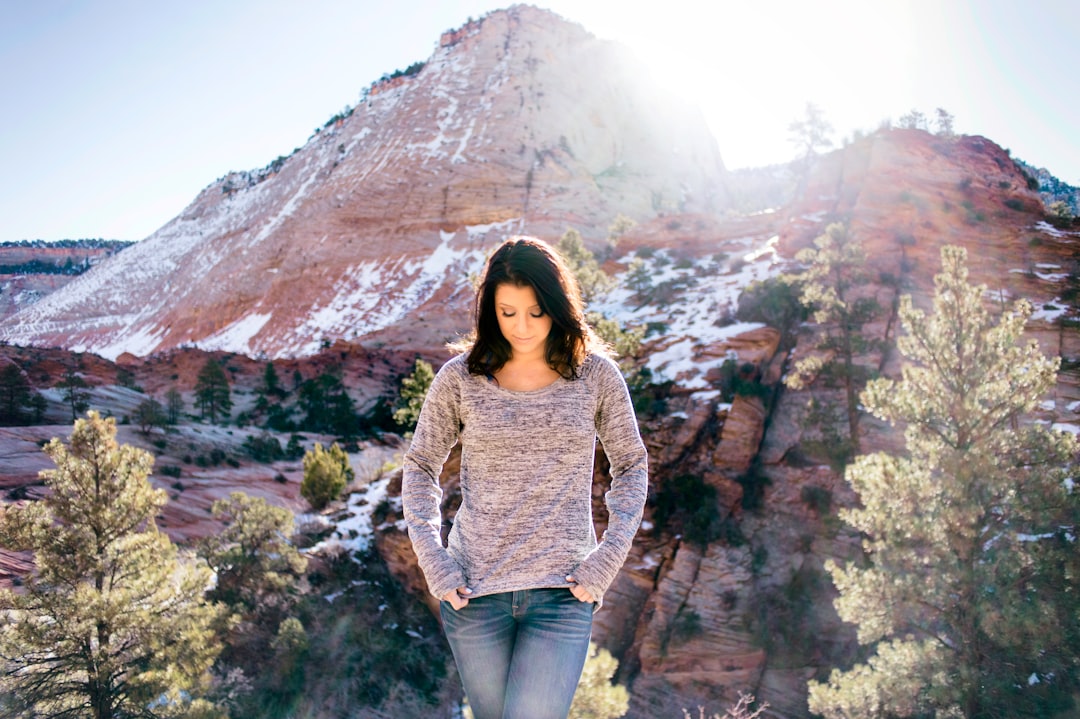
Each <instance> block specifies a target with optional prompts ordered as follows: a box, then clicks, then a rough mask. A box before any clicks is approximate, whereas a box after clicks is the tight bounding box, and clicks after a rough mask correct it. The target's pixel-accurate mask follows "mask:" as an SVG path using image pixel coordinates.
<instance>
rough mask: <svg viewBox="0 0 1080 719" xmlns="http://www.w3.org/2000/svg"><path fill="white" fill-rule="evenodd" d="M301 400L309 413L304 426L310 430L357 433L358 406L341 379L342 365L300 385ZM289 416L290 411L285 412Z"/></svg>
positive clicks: (353, 434)
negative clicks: (354, 403)
mask: <svg viewBox="0 0 1080 719" xmlns="http://www.w3.org/2000/svg"><path fill="white" fill-rule="evenodd" d="M297 399H298V403H299V405H300V409H302V410H303V411H304V413H305V416H304V422H303V427H304V429H306V430H307V431H309V432H333V433H335V434H337V435H339V436H342V437H355V436H356V434H357V429H358V419H357V416H356V408H355V406H354V405H353V401H352V397H350V396H349V393H348V392H347V391H346V390H345V385H344V383H342V381H341V368H340V367H333V368H331V369H330V370H329V371H326V372H323V373H322V374H320V375H319V376H318V377H316V378H314V379H311V380H308V381H307V382H304V383H303V384H302V385H300V392H299V397H298V398H297ZM282 418H283V419H284V418H287V415H282Z"/></svg>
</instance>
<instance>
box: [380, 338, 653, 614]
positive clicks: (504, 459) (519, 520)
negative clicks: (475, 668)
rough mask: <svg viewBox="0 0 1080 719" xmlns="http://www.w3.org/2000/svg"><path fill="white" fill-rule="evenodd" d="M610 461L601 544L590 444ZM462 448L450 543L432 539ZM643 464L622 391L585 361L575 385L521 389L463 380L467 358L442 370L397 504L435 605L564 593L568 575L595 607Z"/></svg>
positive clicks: (608, 372)
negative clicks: (449, 461) (457, 599)
mask: <svg viewBox="0 0 1080 719" xmlns="http://www.w3.org/2000/svg"><path fill="white" fill-rule="evenodd" d="M597 437H599V439H600V442H601V443H602V445H603V447H604V453H605V454H606V455H607V457H608V460H609V461H610V463H611V488H610V489H609V490H608V492H607V494H606V495H605V502H606V504H607V508H608V513H609V520H608V526H607V530H606V531H605V532H604V536H603V541H601V542H600V543H599V544H598V543H597V541H596V532H595V530H594V529H593V521H592V479H593V459H594V456H595V450H596V439H597ZM458 441H460V442H461V494H462V502H461V507H460V508H459V509H458V512H457V515H456V516H455V518H454V525H453V527H452V528H451V530H450V534H449V537H448V546H446V547H445V548H444V547H443V544H442V541H441V539H440V533H439V530H440V526H441V524H442V515H441V512H440V505H441V502H442V489H441V488H440V486H439V474H440V472H441V470H442V466H443V463H444V462H445V461H446V458H447V456H448V455H449V453H450V450H451V449H452V448H453V447H454V445H455V444H456V443H457V442H458ZM647 487H648V455H647V453H646V451H645V446H644V445H643V444H642V442H641V437H640V436H639V434H638V427H637V420H636V418H635V416H634V408H633V406H632V404H631V402H630V395H629V393H628V392H627V389H626V383H625V382H624V381H623V378H622V375H621V374H620V373H619V369H618V367H617V366H616V365H615V363H614V362H612V361H611V360H610V359H608V358H606V357H604V356H601V355H596V354H592V355H589V356H588V357H587V358H586V360H585V362H584V363H583V365H582V367H581V372H580V377H579V378H578V379H576V380H565V379H558V380H556V381H555V382H554V383H553V384H551V385H548V386H547V387H543V388H541V389H538V390H533V391H528V392H518V391H512V390H507V389H504V388H502V387H499V386H498V384H496V383H495V382H494V381H493V380H491V379H489V378H487V377H481V376H477V375H471V374H469V371H468V368H467V366H466V364H465V358H464V356H463V355H460V356H458V357H455V358H453V359H451V360H450V361H449V362H447V363H446V364H445V365H444V366H443V367H442V369H440V370H439V372H438V374H437V375H436V377H435V381H434V382H433V383H432V385H431V389H430V391H429V392H428V396H427V399H426V400H425V402H424V407H423V410H422V411H421V413H420V419H419V421H418V422H417V425H416V432H415V434H414V435H413V439H412V444H411V446H410V447H409V450H408V452H406V454H405V462H404V478H403V480H402V489H401V497H402V504H403V509H404V514H405V521H406V523H407V525H408V529H409V538H410V539H411V540H412V544H413V548H414V549H415V550H416V556H417V558H418V559H419V563H420V568H421V569H422V570H423V572H424V576H425V578H426V579H427V584H428V589H429V590H430V591H431V593H432V594H434V595H435V596H437V597H440V598H441V597H442V596H444V595H445V594H447V593H448V592H450V591H452V590H454V589H456V588H457V587H460V586H467V587H469V588H470V589H471V590H472V591H473V594H472V596H481V595H484V594H494V593H496V592H508V591H516V590H521V589H538V588H543V587H568V586H569V583H568V582H567V581H566V576H567V575H568V574H572V575H574V578H575V579H576V580H577V582H578V584H580V585H581V586H583V587H584V588H585V589H587V590H588V591H589V592H590V593H591V594H592V595H593V596H594V597H596V598H597V601H598V604H599V602H600V601H601V597H602V596H603V594H604V592H605V591H606V590H607V588H608V586H609V585H610V584H611V582H612V581H614V579H615V575H616V574H618V572H619V568H620V567H621V566H622V564H623V562H624V561H625V560H626V555H627V552H629V551H630V544H631V542H632V541H633V538H634V535H635V534H636V533H637V529H638V526H639V525H640V523H641V515H642V509H643V507H644V504H645V496H646V492H647Z"/></svg>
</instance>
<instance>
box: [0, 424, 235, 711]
mask: <svg viewBox="0 0 1080 719" xmlns="http://www.w3.org/2000/svg"><path fill="white" fill-rule="evenodd" d="M45 452H46V454H48V455H49V457H50V458H51V459H52V461H53V462H54V463H55V464H56V469H53V470H48V471H45V472H43V473H42V475H43V477H44V479H45V482H46V484H47V485H48V487H49V489H50V492H49V493H48V494H47V495H46V496H45V498H44V499H42V500H40V501H38V502H32V503H29V504H25V505H12V506H9V507H8V509H7V511H6V512H5V513H4V515H3V517H2V520H0V541H2V543H3V545H4V546H5V547H8V548H11V549H16V550H27V551H32V552H33V553H34V560H35V563H36V572H35V573H33V574H31V575H30V576H28V577H27V578H26V581H25V585H24V588H23V590H22V591H19V592H14V591H9V590H3V591H0V609H2V610H3V611H4V613H5V614H4V616H5V620H4V622H3V623H2V624H0V696H2V697H3V698H2V699H0V710H2V711H3V715H4V716H11V717H92V718H93V719H120V718H121V717H125V718H126V717H167V716H177V717H179V716H195V715H196V714H199V713H200V712H205V711H207V710H208V705H207V703H206V702H205V701H203V700H201V699H199V697H200V696H201V695H202V694H203V692H204V690H205V688H206V686H205V682H206V680H207V675H208V670H209V668H210V666H211V664H212V663H213V662H214V659H215V658H216V656H217V654H218V652H219V651H220V649H221V647H220V644H219V643H218V642H217V641H216V640H215V639H214V635H213V631H212V628H211V626H212V623H213V622H214V621H215V620H216V619H217V618H218V617H219V615H220V612H221V610H220V608H219V607H218V606H217V605H213V604H210V603H208V602H207V601H206V599H205V597H204V592H205V590H206V587H207V586H208V585H209V582H210V579H211V576H210V571H209V569H207V568H206V567H205V566H196V565H195V564H193V563H192V562H188V561H183V560H181V559H180V558H178V556H177V551H176V548H175V547H174V546H173V544H172V542H171V541H169V538H168V537H167V536H166V535H164V534H163V533H161V532H159V531H158V530H157V527H156V526H155V524H154V517H155V516H156V515H157V513H158V512H159V511H160V509H161V507H162V506H163V505H164V504H165V502H166V496H165V492H164V491H162V490H160V489H154V488H153V487H152V486H151V485H150V483H149V481H147V476H148V475H149V473H150V470H151V468H152V466H153V458H152V457H151V456H150V454H149V453H147V452H145V451H143V450H140V449H136V448H134V447H130V446H127V445H118V444H117V442H116V422H115V420H114V419H112V418H109V419H102V418H101V417H100V416H99V415H98V414H97V413H96V412H91V413H90V414H89V415H88V417H87V418H86V419H80V420H78V421H77V422H75V427H74V430H73V432H72V434H71V439H70V443H69V444H68V445H66V446H65V445H64V444H63V443H62V442H60V440H58V439H54V440H53V441H52V442H50V443H49V444H48V445H47V446H46V447H45ZM202 715H206V714H202Z"/></svg>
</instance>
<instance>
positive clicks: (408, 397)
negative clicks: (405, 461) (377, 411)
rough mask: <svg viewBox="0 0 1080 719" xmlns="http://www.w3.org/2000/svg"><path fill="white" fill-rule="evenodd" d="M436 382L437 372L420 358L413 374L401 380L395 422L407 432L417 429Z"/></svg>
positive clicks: (395, 409)
mask: <svg viewBox="0 0 1080 719" xmlns="http://www.w3.org/2000/svg"><path fill="white" fill-rule="evenodd" d="M434 380H435V370H434V369H432V367H431V364H430V363H428V362H425V361H424V360H422V359H420V358H419V357H417V358H416V362H415V363H414V364H413V371H412V374H410V375H408V376H407V377H405V378H403V379H402V380H401V393H400V394H399V395H398V399H397V402H395V403H394V421H395V422H397V423H398V424H399V425H400V426H402V427H404V428H405V430H406V431H407V432H411V431H413V430H414V429H416V422H417V420H419V419H420V410H421V409H422V408H423V406H424V399H425V398H426V397H427V393H428V390H429V389H431V383H432V382H433V381H434Z"/></svg>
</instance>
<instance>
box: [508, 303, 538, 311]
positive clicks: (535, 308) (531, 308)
mask: <svg viewBox="0 0 1080 719" xmlns="http://www.w3.org/2000/svg"><path fill="white" fill-rule="evenodd" d="M498 307H499V309H500V310H516V309H518V308H517V307H515V306H514V305H508V304H506V303H505V302H500V303H499V305H498ZM539 309H543V308H542V307H540V305H538V304H536V305H532V306H531V307H526V308H525V311H526V312H528V311H529V310H539Z"/></svg>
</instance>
